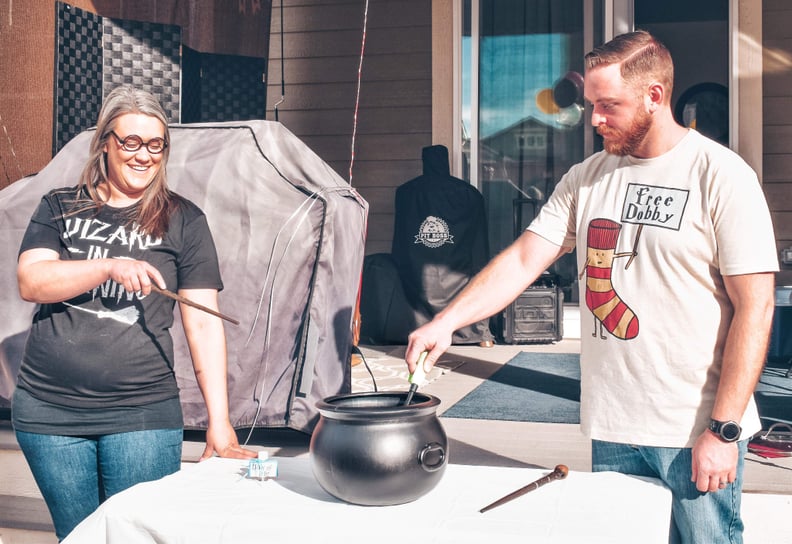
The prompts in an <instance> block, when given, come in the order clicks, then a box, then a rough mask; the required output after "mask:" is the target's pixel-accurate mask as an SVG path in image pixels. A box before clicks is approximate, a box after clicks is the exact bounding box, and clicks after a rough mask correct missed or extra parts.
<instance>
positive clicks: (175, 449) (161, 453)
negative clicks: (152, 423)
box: [16, 429, 183, 540]
mask: <svg viewBox="0 0 792 544" xmlns="http://www.w3.org/2000/svg"><path fill="white" fill-rule="evenodd" d="M16 437H17V442H18V443H19V446H20V448H21V449H22V452H23V453H24V454H25V459H27V462H28V465H29V466H30V470H31V472H33V476H34V478H35V479H36V483H37V484H38V487H39V489H40V490H41V494H42V495H43V496H44V500H45V501H46V503H47V507H48V508H49V511H50V514H51V515H52V522H53V524H54V525H55V534H56V535H57V537H58V540H63V539H64V538H66V535H68V534H69V533H70V532H71V531H72V529H74V528H75V527H76V526H77V525H78V524H79V523H80V522H81V521H82V520H83V519H85V518H86V517H88V516H89V515H90V514H91V513H92V512H93V511H94V510H96V508H97V507H98V506H99V504H100V503H101V502H102V501H104V500H105V499H106V498H108V497H110V496H111V495H113V494H115V493H118V492H120V491H123V490H124V489H127V488H129V487H132V486H133V485H135V484H137V483H140V482H147V481H151V480H157V479H159V478H162V477H163V476H167V475H168V474H172V473H174V472H176V471H178V470H179V468H180V466H181V451H182V441H183V431H182V429H162V430H151V431H135V432H126V433H118V434H109V435H101V436H55V435H46V434H35V433H26V432H22V431H16Z"/></svg>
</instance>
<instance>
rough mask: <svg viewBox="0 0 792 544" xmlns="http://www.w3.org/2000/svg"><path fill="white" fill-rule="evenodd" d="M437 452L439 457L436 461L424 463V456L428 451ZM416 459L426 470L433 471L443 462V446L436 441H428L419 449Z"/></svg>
mask: <svg viewBox="0 0 792 544" xmlns="http://www.w3.org/2000/svg"><path fill="white" fill-rule="evenodd" d="M435 452H440V453H439V459H438V461H437V462H436V463H433V464H427V463H426V456H427V455H429V454H430V453H435ZM418 460H419V461H420V462H421V467H422V468H423V469H424V470H425V471H427V472H434V471H436V470H439V469H440V468H441V467H442V466H443V464H444V463H445V450H444V449H443V446H442V445H441V444H439V443H437V442H430V443H428V444H427V445H426V446H424V448H423V449H422V450H421V453H420V455H419V456H418Z"/></svg>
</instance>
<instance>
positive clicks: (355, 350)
mask: <svg viewBox="0 0 792 544" xmlns="http://www.w3.org/2000/svg"><path fill="white" fill-rule="evenodd" d="M352 355H359V356H360V359H361V360H362V361H363V365H364V366H365V367H366V370H368V373H369V376H371V383H372V384H373V385H374V392H375V393H377V392H378V391H379V390H378V389H377V380H376V379H375V378H374V373H373V372H372V371H371V367H369V365H368V362H367V361H366V356H365V355H363V352H362V351H360V348H359V347H357V346H352Z"/></svg>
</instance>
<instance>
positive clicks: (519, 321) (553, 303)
mask: <svg viewBox="0 0 792 544" xmlns="http://www.w3.org/2000/svg"><path fill="white" fill-rule="evenodd" d="M498 317H499V321H500V325H501V326H500V327H499V330H500V332H501V340H502V341H503V342H504V343H506V344H550V343H553V342H558V341H560V340H561V338H562V337H563V336H564V292H563V291H562V290H561V288H560V287H559V286H558V285H552V286H544V285H542V283H541V282H537V283H535V284H533V285H531V286H530V287H528V288H527V289H526V290H525V291H523V292H522V294H520V296H518V297H517V298H516V299H515V300H514V302H512V303H511V304H509V305H508V306H507V307H506V309H504V310H503V311H502V312H501V313H500V314H499V316H498Z"/></svg>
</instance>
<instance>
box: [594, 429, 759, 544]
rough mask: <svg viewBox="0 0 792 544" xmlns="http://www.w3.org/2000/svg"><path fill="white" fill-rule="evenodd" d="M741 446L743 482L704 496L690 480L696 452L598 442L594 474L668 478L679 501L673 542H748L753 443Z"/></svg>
mask: <svg viewBox="0 0 792 544" xmlns="http://www.w3.org/2000/svg"><path fill="white" fill-rule="evenodd" d="M738 447H739V450H740V455H739V462H738V464H737V479H736V480H735V481H734V483H732V484H730V485H728V486H727V487H726V488H725V489H721V490H719V491H716V492H714V493H702V492H701V491H699V490H697V489H696V484H695V482H691V481H690V477H691V461H692V457H691V454H692V449H691V448H655V447H645V446H632V445H629V444H618V443H614V442H603V441H601V440H593V441H592V443H591V461H592V470H593V471H594V472H601V471H606V470H610V471H615V472H621V473H623V474H631V475H635V476H649V477H652V478H659V479H660V480H662V481H663V483H665V485H666V486H668V487H669V488H670V489H671V493H672V497H673V498H672V504H671V532H670V539H669V542H683V543H684V544H721V543H729V544H740V543H742V541H743V538H742V535H743V522H742V520H741V519H740V498H741V496H742V485H743V463H744V460H745V454H746V452H747V451H748V440H743V441H741V442H738ZM636 500H640V497H636Z"/></svg>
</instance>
